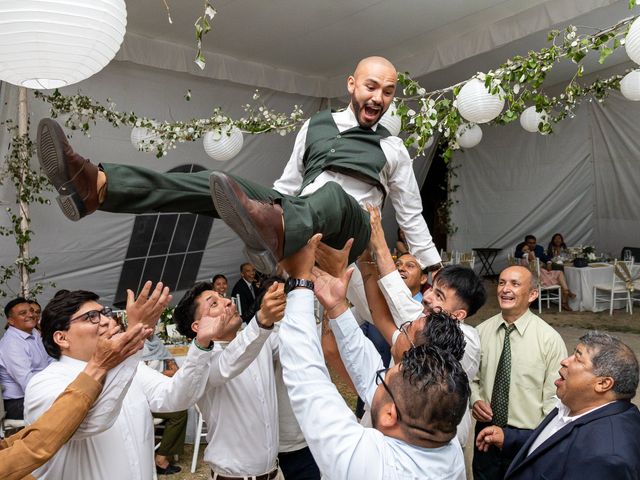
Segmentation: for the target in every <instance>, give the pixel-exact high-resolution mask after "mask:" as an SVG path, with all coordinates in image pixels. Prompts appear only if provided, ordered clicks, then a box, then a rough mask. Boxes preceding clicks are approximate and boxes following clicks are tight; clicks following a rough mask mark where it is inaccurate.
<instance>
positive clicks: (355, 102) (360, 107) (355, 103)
mask: <svg viewBox="0 0 640 480" xmlns="http://www.w3.org/2000/svg"><path fill="white" fill-rule="evenodd" d="M372 104H373V105H375V106H376V107H377V106H379V107H380V113H379V114H378V117H377V118H376V119H375V120H373V121H372V122H370V123H362V121H361V120H360V112H361V111H362V110H363V109H364V105H361V104H360V102H358V100H356V97H355V94H353V95H351V106H352V107H353V113H354V114H355V115H356V120H357V121H358V125H360V126H361V127H364V128H371V127H373V126H374V125H375V124H376V123H378V122H379V121H380V119H381V118H382V115H384V106H383V105H381V104H378V103H374V102H372ZM365 105H366V103H365Z"/></svg>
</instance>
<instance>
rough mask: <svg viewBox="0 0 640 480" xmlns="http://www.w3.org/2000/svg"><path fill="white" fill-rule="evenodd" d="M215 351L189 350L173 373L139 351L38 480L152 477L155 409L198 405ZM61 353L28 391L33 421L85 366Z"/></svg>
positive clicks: (110, 378)
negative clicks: (148, 360)
mask: <svg viewBox="0 0 640 480" xmlns="http://www.w3.org/2000/svg"><path fill="white" fill-rule="evenodd" d="M210 356H211V353H210V352H205V351H202V350H199V349H198V348H196V347H195V346H193V345H192V346H191V347H190V348H189V353H188V355H187V358H186V359H185V362H184V364H183V366H182V368H180V370H178V372H177V373H176V374H175V375H174V376H173V377H172V378H169V377H166V376H164V375H162V374H161V373H159V372H157V371H155V370H153V369H151V368H149V367H147V366H146V365H144V364H143V363H140V358H141V355H140V354H137V355H134V356H132V357H130V358H129V359H127V360H126V361H125V362H123V363H122V364H121V365H120V366H119V367H117V368H116V369H114V370H112V371H110V372H109V373H108V374H107V378H106V381H105V385H104V387H103V389H102V393H101V394H100V397H98V400H97V401H96V403H95V404H94V406H93V407H92V408H91V410H90V411H89V414H88V415H87V417H86V418H85V420H84V422H82V424H81V425H80V427H79V428H78V430H77V431H76V433H75V434H74V435H73V437H71V440H69V442H67V443H66V444H65V445H64V446H63V447H62V448H61V449H60V450H59V451H58V453H56V455H54V457H53V458H52V459H51V460H50V461H49V462H47V463H46V464H45V465H43V466H42V467H40V468H39V469H38V470H36V471H35V472H34V476H35V477H36V478H43V479H54V480H57V479H62V478H64V479H65V480H76V479H77V480H86V479H91V480H102V479H104V480H112V479H124V478H126V479H127V480H149V479H151V478H153V475H154V468H155V464H154V460H153V440H154V438H153V419H152V417H151V411H154V412H175V411H179V410H185V409H186V408H188V407H189V406H190V405H193V404H194V403H195V401H196V399H197V398H198V397H199V396H200V395H202V392H203V390H204V387H205V384H206V376H207V372H208V369H207V365H208V359H209V357H210ZM86 365H87V362H84V361H81V360H76V359H74V358H71V357H67V356H62V357H61V358H60V360H58V361H54V362H53V363H51V365H49V366H48V367H47V368H45V369H44V370H43V371H41V372H39V373H38V374H36V375H34V377H33V378H32V379H31V381H30V382H29V385H28V386H27V391H26V395H25V419H26V420H27V422H28V423H33V422H34V421H35V420H36V419H38V417H40V415H42V414H43V413H44V411H45V410H47V409H48V408H49V407H50V406H51V404H52V403H53V402H54V400H55V399H56V398H57V396H58V395H59V394H60V393H62V391H63V390H64V389H65V388H66V387H67V385H68V384H69V383H70V382H71V381H73V379H74V378H75V377H76V376H77V375H78V374H79V373H80V372H81V371H82V370H83V369H84V368H85V366H86Z"/></svg>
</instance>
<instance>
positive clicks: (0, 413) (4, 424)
mask: <svg viewBox="0 0 640 480" xmlns="http://www.w3.org/2000/svg"><path fill="white" fill-rule="evenodd" d="M6 415H7V413H6V412H5V410H4V400H3V399H2V386H0V438H4V433H5V432H7V431H13V430H20V429H21V428H24V427H25V426H26V423H25V421H24V420H13V419H7V418H5V417H6Z"/></svg>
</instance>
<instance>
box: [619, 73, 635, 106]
mask: <svg viewBox="0 0 640 480" xmlns="http://www.w3.org/2000/svg"><path fill="white" fill-rule="evenodd" d="M620 93H622V95H624V97H625V98H628V99H629V100H633V101H638V100H640V70H634V71H633V72H629V73H627V74H626V75H625V76H624V77H623V78H622V80H620Z"/></svg>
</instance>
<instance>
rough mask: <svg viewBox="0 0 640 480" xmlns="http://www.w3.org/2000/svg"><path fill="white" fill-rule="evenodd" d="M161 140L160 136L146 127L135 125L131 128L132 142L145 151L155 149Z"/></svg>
mask: <svg viewBox="0 0 640 480" xmlns="http://www.w3.org/2000/svg"><path fill="white" fill-rule="evenodd" d="M159 142H160V136H159V135H158V134H157V133H155V132H154V131H153V130H151V129H149V128H145V127H133V129H131V144H132V145H133V146H134V147H136V148H137V149H138V150H141V151H143V152H150V151H154V150H155V149H156V148H155V147H156V145H157V144H158V143H159Z"/></svg>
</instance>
